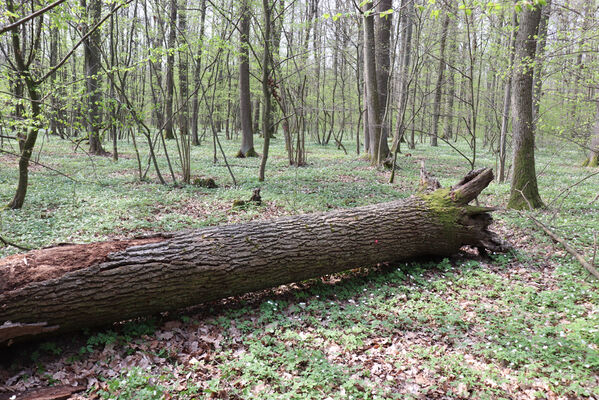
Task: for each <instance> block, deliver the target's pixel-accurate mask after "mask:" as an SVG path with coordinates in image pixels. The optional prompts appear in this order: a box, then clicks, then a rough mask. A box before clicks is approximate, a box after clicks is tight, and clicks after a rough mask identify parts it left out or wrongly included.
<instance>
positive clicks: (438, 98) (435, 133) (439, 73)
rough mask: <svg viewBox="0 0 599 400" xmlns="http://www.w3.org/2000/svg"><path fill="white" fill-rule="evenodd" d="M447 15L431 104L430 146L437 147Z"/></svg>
mask: <svg viewBox="0 0 599 400" xmlns="http://www.w3.org/2000/svg"><path fill="white" fill-rule="evenodd" d="M449 19H450V17H449V13H447V14H445V17H443V24H442V25H441V37H440V38H439V47H440V50H439V69H438V71H437V84H436V85H435V102H434V104H433V132H432V134H431V146H437V140H438V137H439V118H440V117H441V95H442V94H443V74H444V73H445V68H446V63H445V44H446V43H447V30H448V28H449Z"/></svg>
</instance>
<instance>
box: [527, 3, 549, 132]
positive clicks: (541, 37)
mask: <svg viewBox="0 0 599 400" xmlns="http://www.w3.org/2000/svg"><path fill="white" fill-rule="evenodd" d="M550 16H551V0H548V1H547V4H546V5H545V8H544V9H543V12H542V14H541V21H540V22H539V33H538V42H537V62H536V63H535V72H534V77H533V82H534V83H533V87H534V100H533V101H534V103H533V110H532V117H533V120H534V123H535V126H536V125H537V123H538V121H537V119H538V118H539V111H540V108H541V97H542V95H543V64H544V60H543V58H544V56H545V47H546V46H547V29H548V27H549V17H550Z"/></svg>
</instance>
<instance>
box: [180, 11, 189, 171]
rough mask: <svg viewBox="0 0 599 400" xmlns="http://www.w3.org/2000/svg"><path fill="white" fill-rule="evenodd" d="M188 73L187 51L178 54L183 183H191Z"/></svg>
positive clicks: (184, 27) (184, 22)
mask: <svg viewBox="0 0 599 400" xmlns="http://www.w3.org/2000/svg"><path fill="white" fill-rule="evenodd" d="M178 8H179V10H178V13H179V16H178V17H179V27H178V30H179V32H187V0H179V6H178ZM188 71H189V62H188V57H187V51H180V52H179V98H180V106H179V139H180V141H179V142H180V146H179V147H180V151H181V170H182V173H183V182H185V183H190V182H191V149H190V147H191V136H190V135H189V106H188V100H189V99H188V92H189V90H188V82H187V81H188Z"/></svg>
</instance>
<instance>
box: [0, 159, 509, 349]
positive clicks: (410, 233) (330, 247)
mask: <svg viewBox="0 0 599 400" xmlns="http://www.w3.org/2000/svg"><path fill="white" fill-rule="evenodd" d="M492 179H493V172H492V171H491V170H490V169H482V170H478V171H473V172H471V173H470V174H469V175H468V176H467V177H465V178H464V179H463V180H462V181H461V182H459V184H458V185H457V186H455V187H454V188H447V189H439V190H436V191H434V192H432V193H428V194H422V193H420V194H416V195H414V196H412V197H410V198H408V199H403V200H398V201H393V202H389V203H383V204H375V205H370V206H365V207H357V208H353V209H346V210H337V211H333V212H329V213H316V214H306V215H299V216H292V217H286V218H280V219H274V220H268V221H255V222H250V223H245V224H236V225H225V226H218V227H212V228H206V229H198V230H191V231H183V232H178V233H174V234H171V235H170V236H169V235H164V236H162V237H154V238H146V239H138V240H146V241H147V242H141V243H140V242H138V240H136V241H133V242H130V243H127V242H123V243H121V242H118V243H121V245H122V246H121V247H120V248H117V249H115V250H113V251H114V252H108V251H106V250H107V249H110V248H111V246H113V244H114V243H115V242H105V243H95V244H90V245H77V247H75V248H74V249H72V250H73V251H72V252H71V256H72V257H69V254H68V253H69V252H68V251H67V250H66V249H67V246H63V247H62V248H58V249H59V251H61V252H62V253H61V254H62V256H61V257H60V258H58V259H57V261H56V262H55V263H54V264H57V265H53V262H52V260H53V259H54V258H53V257H48V256H47V255H48V254H52V253H53V252H56V251H57V248H48V249H42V250H37V251H35V252H30V253H26V254H21V255H15V256H11V257H8V258H6V259H3V260H0V272H1V271H6V270H7V269H10V270H11V273H10V274H8V273H5V274H4V275H5V276H7V277H9V278H10V277H11V276H12V277H20V276H22V274H21V272H23V271H25V272H26V271H29V275H31V276H34V275H35V274H34V272H38V271H37V270H36V269H35V268H34V269H33V271H32V266H33V262H34V261H36V260H37V261H39V260H44V262H43V263H39V262H38V265H39V266H42V264H43V268H44V269H46V270H50V271H52V270H58V273H55V274H48V275H47V276H48V279H45V280H35V279H31V280H30V281H23V280H22V279H16V278H15V279H12V280H10V279H9V280H10V282H9V283H8V284H4V285H3V289H1V291H0V324H4V323H5V322H6V321H10V322H12V324H13V325H7V326H0V343H1V342H7V341H10V340H11V339H19V340H27V339H29V338H31V337H32V335H29V334H28V333H29V331H27V329H31V328H25V327H23V326H24V325H21V327H22V329H17V328H15V325H14V324H42V325H35V327H36V328H35V332H34V333H38V332H39V333H44V330H43V329H42V328H45V327H52V328H51V329H54V328H53V327H56V329H57V330H58V331H68V330H75V329H80V328H83V327H88V326H95V325H102V324H107V323H111V322H115V321H120V320H125V319H129V318H135V317H138V316H143V315H150V314H155V313H158V312H163V311H169V310H174V309H179V308H182V307H187V306H192V305H196V304H199V303H203V302H207V301H212V300H217V299H221V298H225V297H228V296H234V295H239V294H243V293H248V292H252V291H257V290H262V289H267V288H271V287H276V286H278V285H281V284H286V283H291V282H299V281H303V280H306V279H311V278H316V277H319V276H322V275H326V274H332V273H336V272H340V271H344V270H348V269H352V268H357V267H362V266H370V265H376V264H378V263H387V262H390V263H392V262H399V261H405V260H410V259H414V258H417V257H422V256H442V257H445V256H449V255H451V254H454V253H456V252H458V251H459V249H460V248H461V247H462V246H463V245H470V246H473V247H476V248H478V249H479V250H481V251H484V249H489V250H492V251H499V250H501V249H502V248H503V244H502V243H501V241H500V240H499V239H498V238H497V237H496V236H495V235H494V234H493V233H492V232H490V231H489V230H488V227H489V225H490V224H491V222H492V219H491V216H490V215H489V213H488V212H489V210H490V209H487V208H482V207H473V206H468V205H467V203H468V202H469V201H470V200H472V199H473V198H474V197H476V196H477V195H478V194H479V193H480V192H481V191H482V190H483V189H484V188H485V187H486V186H487V185H488V184H489V183H490V182H491V181H492ZM93 246H96V248H97V249H99V250H98V252H97V253H98V254H95V255H96V257H92V255H93V254H94V251H90V249H92V248H93ZM82 254H88V255H87V256H85V257H83V258H81V257H80V255H82ZM55 258H56V257H55ZM61 269H62V270H61ZM24 334H27V336H23V335H24Z"/></svg>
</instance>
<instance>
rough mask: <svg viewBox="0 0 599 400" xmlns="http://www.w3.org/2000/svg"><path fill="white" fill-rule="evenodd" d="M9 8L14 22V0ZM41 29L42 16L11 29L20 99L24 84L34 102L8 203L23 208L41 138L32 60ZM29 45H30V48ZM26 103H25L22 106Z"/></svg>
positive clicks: (16, 84) (37, 52) (35, 59)
mask: <svg viewBox="0 0 599 400" xmlns="http://www.w3.org/2000/svg"><path fill="white" fill-rule="evenodd" d="M7 11H9V13H8V15H9V17H8V18H9V21H10V22H11V23H14V22H15V21H16V20H17V18H16V16H17V15H18V14H17V11H18V10H17V9H16V7H15V6H14V4H13V2H12V1H8V2H7ZM41 30H42V23H41V19H40V20H38V21H37V23H34V22H30V23H27V24H22V25H21V26H16V27H14V28H12V29H11V32H10V36H11V43H12V55H13V58H14V62H13V65H14V66H15V69H16V70H15V71H14V73H15V74H16V76H15V77H14V79H15V80H16V81H17V82H15V87H20V89H19V90H21V93H20V99H22V98H24V93H23V92H24V87H26V88H27V94H28V95H29V104H30V108H31V111H30V114H29V115H30V124H29V125H30V127H29V129H27V134H26V135H25V134H23V135H19V136H17V137H18V141H19V150H20V157H19V181H18V184H17V190H16V192H15V196H14V197H13V199H12V201H11V202H10V203H8V208H11V209H20V208H21V207H23V203H24V202H25V195H26V194H27V183H28V180H29V160H31V154H32V153H33V148H34V146H35V142H36V140H37V135H38V132H39V129H40V125H41V121H40V117H41V113H42V110H41V104H42V99H41V93H40V90H39V84H38V82H36V80H35V79H34V78H33V76H32V73H31V70H32V68H31V66H32V63H33V62H35V61H37V58H36V57H35V56H36V54H40V52H41V41H40V37H41ZM26 35H28V36H29V37H30V38H31V39H32V40H31V41H29V40H25V39H24V37H25V36H26ZM27 44H29V45H30V47H29V48H27ZM21 106H23V105H21ZM21 111H23V112H24V110H23V109H22V110H21Z"/></svg>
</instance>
